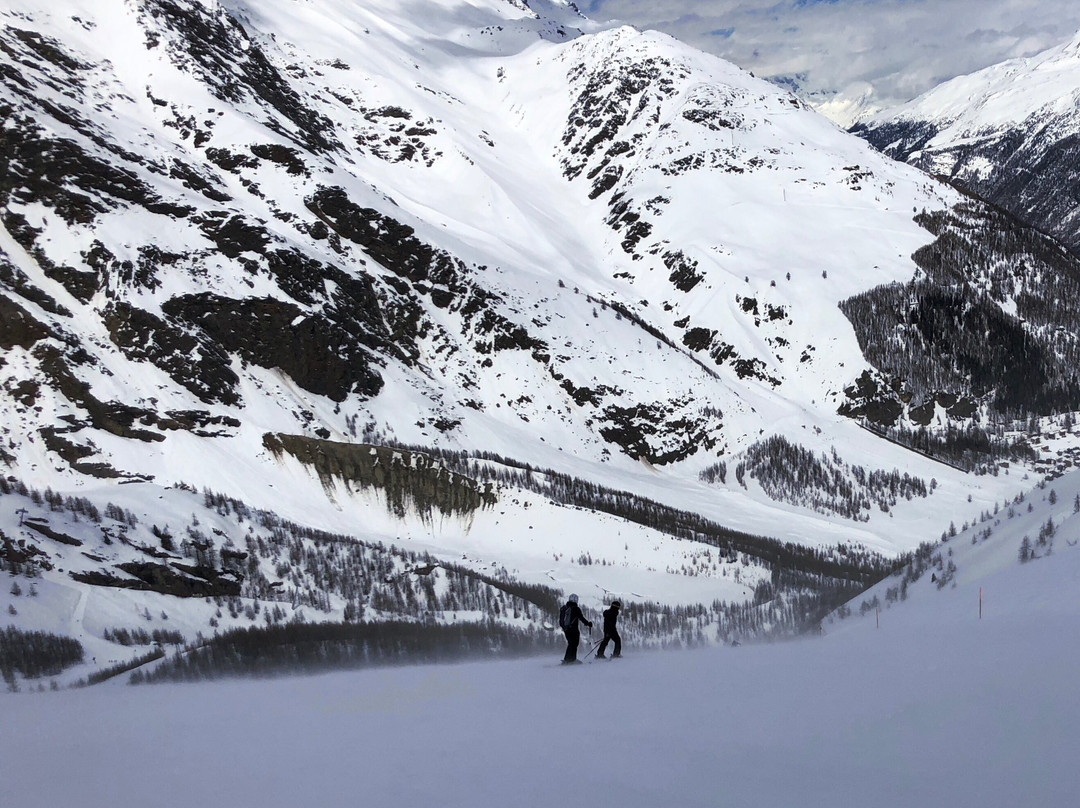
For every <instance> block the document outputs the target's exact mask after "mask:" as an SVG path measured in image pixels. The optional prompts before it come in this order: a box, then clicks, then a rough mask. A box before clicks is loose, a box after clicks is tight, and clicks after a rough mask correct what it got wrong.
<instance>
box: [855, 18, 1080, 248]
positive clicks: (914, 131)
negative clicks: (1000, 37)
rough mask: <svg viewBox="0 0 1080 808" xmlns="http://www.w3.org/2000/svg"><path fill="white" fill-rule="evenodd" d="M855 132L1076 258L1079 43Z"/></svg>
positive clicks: (973, 80) (1018, 62) (934, 95)
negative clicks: (1056, 241) (1050, 238)
mask: <svg viewBox="0 0 1080 808" xmlns="http://www.w3.org/2000/svg"><path fill="white" fill-rule="evenodd" d="M853 131H855V132H856V133H858V134H859V135H861V136H862V137H865V138H866V139H867V140H869V141H870V142H871V143H873V144H874V145H875V146H877V147H878V148H879V149H881V150H882V151H884V152H885V153H886V154H889V155H890V156H892V157H895V158H896V159H899V160H904V161H907V162H910V163H912V164H914V165H917V166H919V167H920V168H923V169H924V170H926V171H928V172H930V173H933V174H938V175H943V176H945V177H948V178H950V179H951V180H952V181H953V182H955V183H957V184H959V185H960V186H962V187H965V188H968V189H970V190H971V191H973V192H975V193H977V194H979V195H981V196H983V197H985V198H987V199H989V200H990V201H992V202H994V203H995V204H998V205H1000V206H1002V207H1004V208H1005V209H1006V210H1009V211H1010V212H1012V213H1014V214H1015V215H1017V216H1019V217H1020V218H1021V219H1024V220H1026V221H1028V222H1029V223H1031V224H1034V225H1036V226H1039V227H1041V228H1045V229H1047V230H1048V231H1049V232H1051V233H1053V234H1054V235H1056V236H1057V237H1058V238H1060V239H1061V240H1063V241H1064V242H1065V243H1066V244H1068V245H1069V246H1070V248H1071V249H1073V250H1074V251H1076V250H1078V249H1080V227H1078V221H1080V219H1078V211H1077V208H1076V205H1075V204H1074V202H1073V200H1072V199H1071V198H1070V197H1071V195H1070V193H1068V191H1067V190H1066V189H1068V188H1071V187H1073V186H1074V185H1075V180H1076V178H1077V177H1078V175H1080V158H1078V155H1077V152H1076V146H1075V143H1074V140H1075V138H1076V135H1077V134H1078V133H1080V35H1078V36H1077V37H1076V38H1074V39H1073V40H1072V41H1070V42H1068V43H1066V44H1064V45H1060V46H1058V47H1055V48H1051V49H1049V50H1047V51H1044V52H1043V53H1041V54H1038V55H1037V56H1033V57H1029V58H1024V59H1015V60H1011V61H1008V62H1003V63H1002V64H999V65H994V66H991V67H988V68H986V69H984V70H981V71H979V72H977V73H973V74H971V75H968V76H960V77H958V78H955V79H952V80H951V81H948V82H945V83H944V84H942V85H941V86H939V87H936V88H935V89H933V90H931V91H930V92H928V93H926V94H924V95H922V96H920V97H919V98H916V99H915V100H913V101H911V102H909V103H908V104H905V105H903V106H901V107H898V108H896V109H892V110H887V111H886V112H883V113H881V114H879V115H878V116H875V117H874V118H872V119H870V120H869V121H867V122H866V123H865V124H860V125H858V126H856V127H855V128H854V130H853Z"/></svg>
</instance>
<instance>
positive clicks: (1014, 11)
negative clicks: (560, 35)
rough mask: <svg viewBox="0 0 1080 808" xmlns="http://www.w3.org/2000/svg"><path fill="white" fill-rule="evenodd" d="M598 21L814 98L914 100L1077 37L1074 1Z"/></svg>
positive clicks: (740, 6)
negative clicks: (664, 36) (663, 38)
mask: <svg viewBox="0 0 1080 808" xmlns="http://www.w3.org/2000/svg"><path fill="white" fill-rule="evenodd" d="M582 8H583V10H585V12H586V14H588V15H589V16H591V17H593V18H594V19H603V20H607V19H620V20H624V21H626V22H628V23H632V24H634V25H637V26H638V27H641V28H656V29H659V30H661V31H666V32H667V33H670V34H672V35H674V36H676V37H678V38H679V39H681V40H683V41H685V42H689V43H690V44H692V45H695V46H696V47H698V48H701V49H702V50H705V51H709V52H711V53H715V54H717V55H719V56H723V57H724V58H726V59H729V60H731V61H732V62H734V63H736V64H737V65H739V66H741V67H743V68H745V69H747V70H751V71H753V72H754V73H756V74H757V75H759V76H765V77H782V76H791V77H798V80H799V82H800V85H801V86H802V88H803V90H804V91H805V92H806V93H808V94H813V95H814V96H815V97H816V98H819V99H822V98H824V97H827V96H830V95H837V94H839V95H842V96H846V97H851V96H858V95H860V94H863V93H865V92H866V90H867V88H871V89H872V98H873V103H874V105H875V106H879V107H885V106H891V105H894V104H899V103H902V102H904V101H907V100H909V99H911V98H913V97H914V96H916V95H918V94H920V93H922V92H925V91H926V90H929V89H930V88H931V87H933V86H935V85H936V84H939V83H941V82H942V81H945V80H947V79H950V78H953V77H954V76H957V75H961V74H964V73H970V72H973V71H975V70H978V69H980V68H982V67H986V66H987V65H991V64H995V63H997V62H1001V61H1004V60H1006V59H1012V58H1015V57H1019V56H1031V55H1033V54H1035V53H1038V52H1039V51H1042V50H1045V49H1046V48H1049V47H1052V46H1054V45H1057V44H1060V43H1061V42H1064V41H1066V40H1069V39H1071V38H1073V36H1074V35H1075V34H1076V32H1077V30H1078V29H1080V3H1075V2H1073V1H1072V0H1040V2H1038V3H1033V2H1031V0H593V2H592V4H591V6H590V5H588V4H583V5H582Z"/></svg>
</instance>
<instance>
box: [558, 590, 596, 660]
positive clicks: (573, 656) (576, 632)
mask: <svg viewBox="0 0 1080 808" xmlns="http://www.w3.org/2000/svg"><path fill="white" fill-rule="evenodd" d="M577 600H578V598H577V595H571V596H570V599H569V600H567V602H566V605H565V606H563V607H562V609H561V610H560V612H559V624H560V625H561V626H562V629H563V633H564V634H566V654H565V655H564V656H563V661H562V664H564V665H573V664H575V663H577V662H578V658H577V649H578V643H579V642H581V629H580V628H578V623H579V622H581V623H584V624H585V625H587V626H588V627H589V628H592V623H590V622H589V621H588V620H586V619H585V615H583V614H582V613H581V608H580V607H579V606H578V602H577ZM564 615H565V617H564Z"/></svg>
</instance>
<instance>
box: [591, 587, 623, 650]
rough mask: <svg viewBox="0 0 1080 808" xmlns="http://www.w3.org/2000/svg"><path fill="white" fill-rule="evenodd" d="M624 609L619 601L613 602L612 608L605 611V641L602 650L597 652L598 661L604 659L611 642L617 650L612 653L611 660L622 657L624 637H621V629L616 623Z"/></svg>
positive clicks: (602, 642) (603, 640)
mask: <svg viewBox="0 0 1080 808" xmlns="http://www.w3.org/2000/svg"><path fill="white" fill-rule="evenodd" d="M621 608H622V604H621V603H619V601H617V600H616V601H613V602H612V604H611V606H610V607H609V608H607V609H604V639H602V640H601V641H600V648H599V650H597V652H596V658H597V659H604V651H606V650H607V644H608V641H609V640H610V641H611V642H613V643H615V649H614V650H613V651H612V652H611V658H612V659H616V658H618V657H621V656H622V637H620V636H619V629H618V628H616V626H615V621H617V620H618V619H619V609H621Z"/></svg>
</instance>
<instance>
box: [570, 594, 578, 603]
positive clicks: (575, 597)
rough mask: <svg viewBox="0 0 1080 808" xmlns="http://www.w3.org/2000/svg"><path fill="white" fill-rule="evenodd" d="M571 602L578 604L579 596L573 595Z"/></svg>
mask: <svg viewBox="0 0 1080 808" xmlns="http://www.w3.org/2000/svg"><path fill="white" fill-rule="evenodd" d="M570 602H571V603H577V595H571V596H570Z"/></svg>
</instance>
